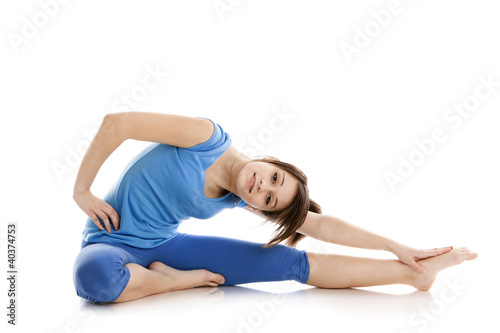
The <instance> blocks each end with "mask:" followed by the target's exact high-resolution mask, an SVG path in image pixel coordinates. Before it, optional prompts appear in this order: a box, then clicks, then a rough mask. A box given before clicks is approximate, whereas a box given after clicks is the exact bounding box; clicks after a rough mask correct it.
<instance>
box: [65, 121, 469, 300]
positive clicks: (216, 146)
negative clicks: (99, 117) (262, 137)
mask: <svg viewBox="0 0 500 333" xmlns="http://www.w3.org/2000/svg"><path fill="white" fill-rule="evenodd" d="M127 139H134V140H141V141H150V142H154V143H153V144H151V145H149V146H148V147H147V148H146V149H144V150H143V151H142V152H140V153H139V154H138V155H137V156H136V157H135V158H134V159H132V161H131V162H130V163H129V164H128V165H127V166H126V168H125V170H124V171H123V173H122V174H121V176H120V177H119V178H118V180H117V181H116V183H115V185H114V186H113V187H112V188H111V190H110V191H109V192H108V194H107V195H106V196H105V197H104V200H102V199H100V198H97V197H96V196H94V195H93V194H92V193H91V191H90V187H91V185H92V183H93V181H94V179H95V176H96V174H97V172H98V171H99V169H100V167H101V166H102V164H103V163H104V161H105V160H106V159H107V158H108V156H109V155H110V154H111V153H112V152H113V151H114V150H115V149H116V148H117V147H118V146H120V144H121V143H122V142H124V141H125V140H127ZM73 198H74V200H75V201H76V203H77V204H78V206H79V207H80V208H81V209H82V210H83V211H84V212H85V213H86V214H87V215H88V216H89V218H88V219H87V224H86V226H85V229H84V231H83V241H82V249H81V251H80V253H79V254H78V256H77V258H76V261H75V265H74V283H75V287H76V291H77V294H78V295H79V296H80V297H83V298H86V299H88V300H90V301H93V302H97V303H101V302H124V301H129V300H133V299H137V298H141V297H144V296H148V295H152V294H157V293H163V292H168V291H173V290H181V289H187V288H194V287H199V286H218V285H235V284H242V283H250V282H264V281H284V280H295V281H298V282H301V283H306V284H308V285H311V286H316V287H321V288H347V287H363V286H374V285H386V284H407V285H411V286H413V287H415V288H416V289H418V290H428V289H429V288H430V287H431V286H432V284H433V282H434V279H435V278H436V275H437V273H438V272H439V271H441V270H443V269H445V268H447V267H449V266H452V265H457V264H459V263H461V262H463V261H464V260H472V259H475V258H476V257H477V255H476V254H475V253H473V252H471V251H469V250H467V249H466V248H460V249H453V248H452V247H445V248H439V249H431V250H417V249H413V248H411V247H408V246H405V245H402V244H400V243H397V242H395V241H392V240H390V239H387V238H385V237H381V236H378V235H375V234H373V233H371V232H368V231H365V230H363V229H360V228H358V227H356V226H353V225H351V224H349V223H347V222H344V221H342V220H340V219H338V218H335V217H333V216H326V215H322V214H321V209H320V207H319V205H318V204H316V203H315V202H314V201H313V200H311V199H310V198H309V193H308V189H307V178H306V176H305V175H304V174H303V173H302V172H301V171H300V170H299V169H297V168H296V167H295V166H293V165H291V164H288V163H284V162H281V161H278V160H276V159H273V158H265V159H259V160H256V159H252V158H250V157H247V156H245V155H243V154H242V153H241V152H239V151H238V150H237V149H236V148H234V146H232V145H231V138H230V136H229V135H228V134H227V133H226V132H224V130H223V129H222V128H221V127H220V125H218V124H216V123H214V122H212V121H211V120H209V119H203V118H190V117H185V116H178V115H167V114H158V113H150V112H124V113H116V114H108V115H106V116H105V117H104V120H103V122H102V124H101V126H100V128H99V131H98V133H97V135H96V137H95V138H94V139H93V141H92V143H91V145H90V147H89V148H88V150H87V152H86V154H85V156H84V158H83V160H82V163H81V166H80V170H79V172H78V175H77V178H76V182H75V187H74V193H73ZM234 207H239V208H244V209H246V210H248V211H250V212H252V213H254V214H257V215H258V216H260V217H261V218H265V219H267V220H269V221H271V222H272V223H274V224H275V225H276V233H275V235H276V237H274V238H273V239H272V240H271V241H270V242H269V243H267V244H264V243H253V242H248V241H242V240H236V239H230V238H223V237H216V236H199V235H190V234H187V233H181V232H178V231H177V228H178V225H179V224H180V223H181V222H182V221H183V220H186V219H188V218H190V217H195V218H199V219H207V218H210V217H212V216H214V215H215V214H217V213H218V212H220V211H221V210H223V209H225V208H234ZM306 235H307V236H309V237H313V238H316V239H318V240H321V241H324V242H330V243H335V244H340V245H345V246H352V247H359V248H365V249H377V250H386V251H390V252H392V253H394V254H395V255H396V256H397V257H398V258H399V260H396V259H395V260H381V259H369V258H359V257H350V256H341V255H334V254H320V253H312V252H306V251H304V250H298V249H296V248H295V246H296V244H297V242H298V241H300V240H301V239H302V238H303V237H305V236H306ZM281 242H285V244H286V245H283V244H279V243H281Z"/></svg>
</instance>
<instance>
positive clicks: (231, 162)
mask: <svg viewBox="0 0 500 333" xmlns="http://www.w3.org/2000/svg"><path fill="white" fill-rule="evenodd" d="M226 153H227V155H226ZM224 155H226V156H221V157H223V158H222V159H221V161H220V162H221V166H220V168H219V172H216V173H215V174H214V180H215V183H216V184H217V186H219V187H221V188H223V189H225V190H227V191H229V192H232V193H234V194H236V195H238V193H237V192H236V179H237V177H238V174H239V173H240V171H241V169H243V167H244V166H245V165H246V164H247V163H249V162H250V161H251V159H250V158H249V157H247V156H245V155H243V153H241V152H239V151H238V150H236V149H235V148H233V147H232V146H231V147H229V148H228V150H227V151H226V152H225V153H224Z"/></svg>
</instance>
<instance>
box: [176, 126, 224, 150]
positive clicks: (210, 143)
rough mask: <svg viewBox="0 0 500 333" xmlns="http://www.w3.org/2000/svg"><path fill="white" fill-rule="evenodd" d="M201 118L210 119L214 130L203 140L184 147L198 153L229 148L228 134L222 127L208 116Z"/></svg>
mask: <svg viewBox="0 0 500 333" xmlns="http://www.w3.org/2000/svg"><path fill="white" fill-rule="evenodd" d="M202 119H207V120H210V121H211V122H212V124H214V132H213V133H212V136H211V137H210V138H209V139H208V140H207V141H205V142H202V143H200V144H197V145H195V146H192V147H189V148H184V149H185V150H187V151H193V152H199V153H203V152H207V153H216V152H218V151H220V150H222V151H225V150H226V149H227V148H229V146H230V145H231V143H232V140H231V137H230V136H229V134H228V133H226V132H225V131H224V129H223V128H222V127H221V126H220V125H219V124H217V123H216V122H214V121H213V120H211V119H208V118H202Z"/></svg>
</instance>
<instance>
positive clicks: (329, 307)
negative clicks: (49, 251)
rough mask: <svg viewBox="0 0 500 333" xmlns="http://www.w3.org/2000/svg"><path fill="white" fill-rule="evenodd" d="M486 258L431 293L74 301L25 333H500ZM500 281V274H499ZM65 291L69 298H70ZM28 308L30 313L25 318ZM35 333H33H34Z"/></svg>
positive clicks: (271, 293) (195, 292)
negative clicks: (484, 332) (481, 332)
mask: <svg viewBox="0 0 500 333" xmlns="http://www.w3.org/2000/svg"><path fill="white" fill-rule="evenodd" d="M485 260H486V258H481V260H480V259H478V261H476V262H474V263H468V264H464V265H463V266H461V267H456V268H452V269H449V270H448V271H447V272H446V273H442V274H441V275H440V276H439V278H438V279H437V281H436V283H435V285H434V286H433V288H432V289H431V291H429V292H418V291H414V290H412V288H410V287H407V286H401V285H399V286H386V287H376V288H375V287H374V288H363V289H340V290H329V289H320V288H313V287H309V286H305V285H300V284H298V283H295V282H272V283H255V284H247V285H240V286H230V287H216V288H210V287H204V288H195V289H191V290H184V291H176V292H171V293H167V294H162V295H155V296H151V297H147V298H144V299H141V300H137V301H134V302H128V303H122V304H110V305H95V304H93V303H90V302H88V301H84V300H79V299H78V298H77V297H76V296H74V295H72V294H71V293H64V294H63V293H59V294H56V293H52V292H49V294H53V297H52V298H49V300H50V301H48V302H43V304H40V303H36V302H35V303H32V304H31V305H32V306H36V307H38V311H39V312H40V313H39V314H40V316H41V317H43V318H45V319H44V320H43V324H33V323H32V320H27V318H25V317H24V316H22V314H21V317H20V322H21V323H22V324H21V326H20V327H23V328H24V329H23V330H22V331H23V332H28V331H32V329H36V328H42V327H43V330H39V332H120V331H125V332H149V331H152V332H156V331H162V332H163V331H169V330H170V331H174V332H245V333H247V332H277V331H279V332H281V331H289V332H384V333H387V332H389V333H392V332H394V333H404V332H406V333H413V332H471V331H475V330H476V329H477V327H478V325H479V324H480V325H481V327H487V328H488V332H497V331H498V328H499V327H500V326H499V325H498V321H497V320H496V313H497V311H498V307H497V306H496V305H495V300H496V299H498V297H499V296H500V293H499V292H498V291H497V290H496V289H495V288H494V283H496V281H495V280H496V278H493V277H491V276H488V274H487V272H486V271H484V272H482V274H479V272H480V268H481V267H482V266H483V265H484V261H485ZM497 273H498V270H497ZM64 291H66V290H64ZM27 308H28V306H27V305H25V306H24V310H23V312H26V310H28V309H27ZM28 328H29V330H28Z"/></svg>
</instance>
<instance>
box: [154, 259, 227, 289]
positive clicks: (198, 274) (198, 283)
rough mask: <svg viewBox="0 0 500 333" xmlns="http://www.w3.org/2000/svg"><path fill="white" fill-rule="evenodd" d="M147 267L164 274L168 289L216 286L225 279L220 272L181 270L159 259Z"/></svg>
mask: <svg viewBox="0 0 500 333" xmlns="http://www.w3.org/2000/svg"><path fill="white" fill-rule="evenodd" d="M148 268H149V269H150V270H152V271H155V272H158V273H160V274H162V275H163V276H164V278H165V286H166V289H168V291H174V290H182V289H189V288H195V287H202V286H210V287H217V286H218V285H219V284H222V283H224V281H225V280H224V277H223V276H222V275H221V274H216V273H212V272H210V271H208V270H206V269H195V270H190V271H181V270H178V269H175V268H172V267H170V266H167V265H165V264H163V263H161V262H159V261H155V262H153V263H151V265H149V267H148Z"/></svg>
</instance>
